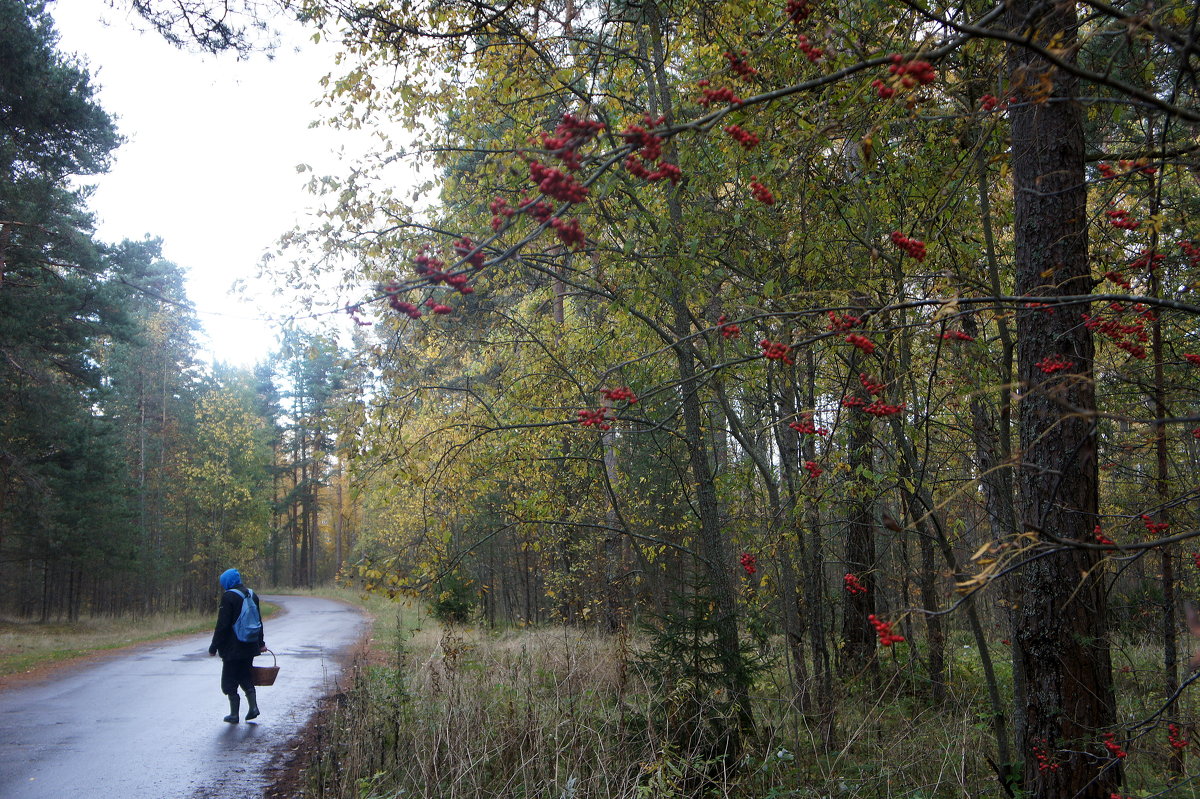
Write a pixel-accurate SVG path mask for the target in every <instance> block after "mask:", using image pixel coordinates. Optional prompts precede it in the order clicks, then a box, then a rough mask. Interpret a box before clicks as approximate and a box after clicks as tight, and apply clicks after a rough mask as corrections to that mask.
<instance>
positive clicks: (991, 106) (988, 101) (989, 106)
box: [979, 94, 1008, 111]
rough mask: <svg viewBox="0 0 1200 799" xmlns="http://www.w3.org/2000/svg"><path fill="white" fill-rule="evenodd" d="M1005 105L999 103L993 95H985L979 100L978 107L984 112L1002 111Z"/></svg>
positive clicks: (997, 98) (998, 99)
mask: <svg viewBox="0 0 1200 799" xmlns="http://www.w3.org/2000/svg"><path fill="white" fill-rule="evenodd" d="M1007 105H1008V104H1007V103H1005V102H1003V101H1001V100H1000V98H999V97H997V96H996V95H994V94H985V95H984V96H983V97H980V98H979V107H980V108H982V109H983V110H984V111H995V110H996V109H997V108H999V109H1003V108H1005V107H1006V106H1007Z"/></svg>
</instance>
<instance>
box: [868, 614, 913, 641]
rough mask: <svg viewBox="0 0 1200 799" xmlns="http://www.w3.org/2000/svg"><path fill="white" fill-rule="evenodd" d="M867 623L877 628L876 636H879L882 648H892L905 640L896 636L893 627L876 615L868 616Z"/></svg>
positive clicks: (900, 636) (901, 636)
mask: <svg viewBox="0 0 1200 799" xmlns="http://www.w3.org/2000/svg"><path fill="white" fill-rule="evenodd" d="M867 621H869V622H871V626H872V627H874V628H875V634H876V635H878V636H879V645H880V646H891V645H892V644H898V643H901V642H902V641H903V640H904V636H903V635H896V634H895V633H893V632H892V625H890V624H888V623H887V622H886V621H883V620H882V619H878V618H876V617H875V614H874V613H872V614H871V615H870V616H867Z"/></svg>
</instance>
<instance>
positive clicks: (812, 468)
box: [804, 461, 825, 480]
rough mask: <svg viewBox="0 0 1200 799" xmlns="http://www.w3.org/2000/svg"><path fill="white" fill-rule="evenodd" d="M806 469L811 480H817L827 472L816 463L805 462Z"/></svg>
mask: <svg viewBox="0 0 1200 799" xmlns="http://www.w3.org/2000/svg"><path fill="white" fill-rule="evenodd" d="M804 468H805V470H806V471H807V472H808V479H809V480H816V479H817V478H818V477H820V476H821V475H822V474H823V473H824V472H825V470H824V469H822V468H821V467H820V466H819V465H818V464H817V462H816V461H805V462H804Z"/></svg>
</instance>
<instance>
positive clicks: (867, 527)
mask: <svg viewBox="0 0 1200 799" xmlns="http://www.w3.org/2000/svg"><path fill="white" fill-rule="evenodd" d="M866 302H867V298H866V297H864V296H861V295H857V296H855V297H852V298H851V305H853V306H854V307H855V308H862V307H865V306H866ZM859 362H860V360H859V357H858V351H857V350H854V351H853V355H852V356H851V358H850V374H852V375H857V374H858V366H859ZM854 382H855V383H856V384H857V382H858V381H857V379H855V380H854ZM854 391H855V393H856V395H864V394H865V392H864V391H863V389H862V388H861V387H857V385H856V387H855V389H854ZM867 399H869V398H867ZM846 437H847V441H846V447H847V450H848V452H847V456H846V462H847V464H848V465H849V466H850V469H851V476H850V477H849V478H848V479H847V482H846V492H847V494H848V498H849V508H848V509H847V519H846V546H845V557H844V559H845V564H846V571H847V572H848V573H850V574H853V575H855V576H856V577H857V578H858V580H859V583H860V584H861V585H862V586H863V587H864V588H865V589H866V590H865V591H854V592H851V591H844V592H842V607H843V612H842V643H843V648H842V669H843V671H845V672H855V671H858V670H860V669H862V668H863V667H864V666H866V665H868V664H871V663H874V655H875V649H876V640H877V639H876V635H875V631H874V629H873V628H872V627H871V624H870V622H869V620H868V616H871V615H873V614H874V613H875V608H876V600H877V597H876V592H877V589H878V580H877V579H876V574H875V565H876V564H875V560H876V558H875V485H874V483H873V482H872V481H871V480H870V479H869V478H868V477H867V474H868V473H870V472H871V470H872V469H873V468H874V462H875V459H874V452H873V446H874V438H873V435H872V432H871V417H870V416H868V415H867V414H864V413H858V412H856V411H854V410H853V409H850V410H849V411H848V419H847V421H846Z"/></svg>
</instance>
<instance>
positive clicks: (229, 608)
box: [208, 569, 265, 660]
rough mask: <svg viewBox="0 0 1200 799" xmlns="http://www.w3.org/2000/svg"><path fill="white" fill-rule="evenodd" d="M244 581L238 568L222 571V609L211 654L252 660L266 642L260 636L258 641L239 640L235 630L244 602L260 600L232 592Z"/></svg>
mask: <svg viewBox="0 0 1200 799" xmlns="http://www.w3.org/2000/svg"><path fill="white" fill-rule="evenodd" d="M241 582H242V575H241V572H239V571H238V570H237V569H226V570H225V571H223V572H221V577H220V583H221V590H222V591H224V592H225V593H224V595H223V596H222V597H221V609H220V610H219V611H218V612H217V626H216V629H215V630H213V639H212V643H211V644H210V645H209V647H208V652H209V654H210V655H211V654H216V653H218V652H219V653H220V654H221V657H222V658H226V659H235V660H250V659H251V658H253V657H254V656H255V655H257V654H258V653H259V649H260V648H261V647H263V646H265V644H264V643H263V639H262V637H261V636H260V637H259V640H257V641H239V640H238V639H237V636H236V635H235V634H234V632H233V624H234V621H236V620H237V617H238V614H239V613H240V612H241V610H242V603H243V602H255V603H257V602H258V595H257V594H254V595H253V597H251V596H249V595H247V596H246V598H245V599H243V598H242V597H241V596H239V595H238V594H234V593H230V591H229V589H231V588H233V587H234V586H236V585H238V584H240V583H241Z"/></svg>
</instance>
